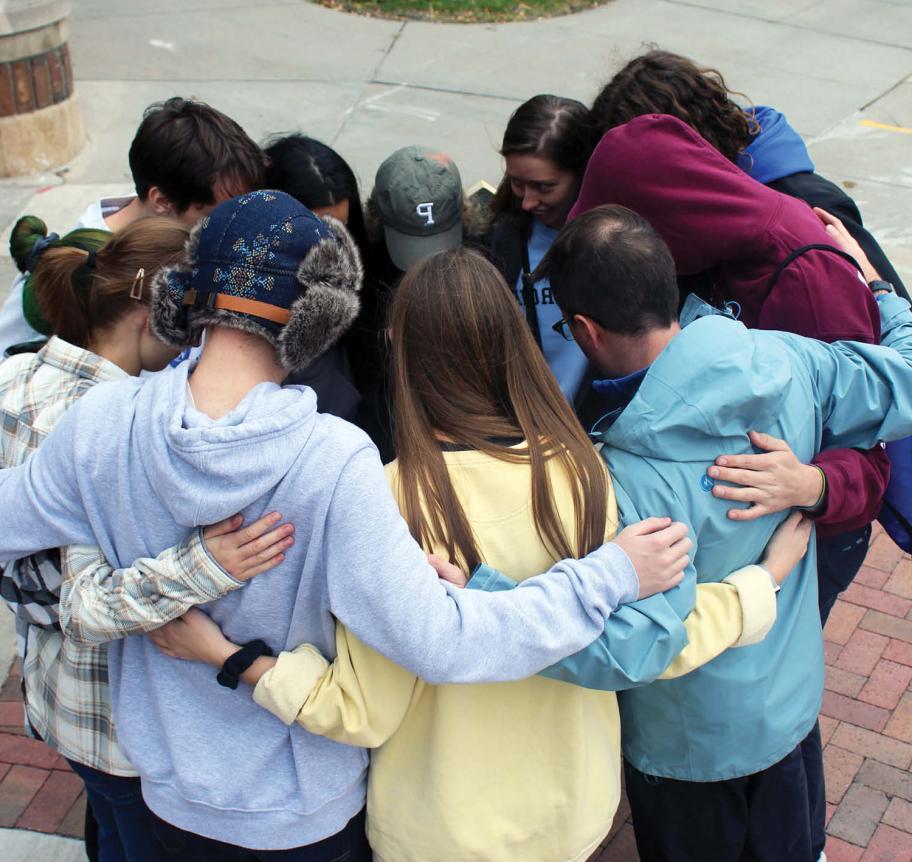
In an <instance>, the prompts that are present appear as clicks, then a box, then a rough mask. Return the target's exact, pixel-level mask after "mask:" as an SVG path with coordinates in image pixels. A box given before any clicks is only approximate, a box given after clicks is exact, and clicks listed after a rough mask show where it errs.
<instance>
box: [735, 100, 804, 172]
mask: <svg viewBox="0 0 912 862" xmlns="http://www.w3.org/2000/svg"><path fill="white" fill-rule="evenodd" d="M748 113H749V114H753V118H754V119H755V120H756V121H757V124H758V125H759V126H760V131H759V132H758V133H757V134H756V135H755V136H754V139H753V141H752V142H751V144H750V146H748V147H747V148H746V149H745V150H744V152H743V153H741V155H740V156H738V167H739V168H741V170H743V171H744V172H745V173H746V174H748V176H750V177H753V178H754V179H755V180H756V181H757V182H758V183H763V184H764V185H766V184H767V183H773V182H775V181H776V180H781V179H782V178H783V177H790V176H791V175H792V174H800V173H813V172H814V163H813V162H812V161H811V157H810V155H809V153H808V149H807V147H806V146H805V144H804V141H803V140H802V138H801V135H799V134H798V132H796V131H795V130H794V129H793V128H792V127H791V126H790V125H789V123H788V120H786V118H785V114H782V113H780V112H779V111H777V110H776V109H775V108H767V107H766V106H764V105H757V106H756V107H755V108H754V109H753V110H752V111H750V112H748Z"/></svg>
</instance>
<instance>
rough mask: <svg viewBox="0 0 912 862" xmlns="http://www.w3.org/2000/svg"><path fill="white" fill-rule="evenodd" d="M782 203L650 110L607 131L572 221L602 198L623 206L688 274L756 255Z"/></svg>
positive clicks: (684, 128) (688, 131)
mask: <svg viewBox="0 0 912 862" xmlns="http://www.w3.org/2000/svg"><path fill="white" fill-rule="evenodd" d="M781 202H782V196H781V195H779V194H778V193H776V192H774V191H773V190H772V189H768V188H766V187H764V186H761V185H760V184H759V183H757V182H756V181H755V180H752V179H751V178H750V177H748V176H747V175H746V174H745V173H744V172H743V171H742V170H740V169H739V168H737V167H736V166H735V165H733V164H732V163H731V162H730V161H728V159H726V158H725V156H723V155H722V154H721V153H720V152H719V151H718V150H717V149H716V148H715V147H713V146H712V145H711V144H709V143H708V142H707V141H705V140H704V139H703V138H702V137H700V135H698V134H697V133H696V132H695V131H694V130H693V129H692V128H691V127H690V126H688V125H687V124H686V123H684V122H682V121H681V120H679V119H677V118H676V117H669V116H665V115H662V114H648V115H645V116H642V117H637V118H636V119H633V120H631V121H630V122H628V123H624V124H623V125H622V126H618V127H617V128H614V129H611V130H610V131H608V132H606V133H605V136H604V137H603V138H602V140H601V141H600V142H599V144H598V146H597V147H596V148H595V151H594V152H593V154H592V158H591V159H590V160H589V164H588V166H587V168H586V173H585V174H584V175H583V182H582V185H581V187H580V193H579V197H578V198H577V201H576V204H575V205H574V207H573V209H572V210H571V211H570V219H573V218H576V216H578V215H581V214H582V213H584V212H588V211H589V210H591V209H593V208H595V207H597V206H601V205H602V204H621V205H622V206H625V207H628V208H629V209H632V210H634V212H637V213H639V214H640V215H641V216H643V217H644V218H645V219H646V220H647V221H648V222H649V223H650V224H651V225H652V226H653V227H654V228H655V229H656V230H657V231H658V232H659V234H661V236H662V239H664V240H665V242H666V243H668V246H669V248H670V249H671V253H672V255H673V256H674V259H675V266H676V267H677V271H678V274H679V275H694V274H696V273H700V272H705V271H706V270H708V269H712V268H713V267H715V266H718V265H719V264H720V263H723V262H726V261H735V260H743V259H744V258H747V257H750V256H751V255H753V254H755V253H756V251H755V246H756V244H757V235H758V233H762V232H763V231H764V230H765V229H766V227H767V225H768V224H769V223H770V222H771V221H772V220H773V218H774V216H775V215H776V213H777V212H778V210H779V208H780V207H781ZM802 206H805V205H803V204H802ZM805 209H807V207H806V206H805ZM820 233H824V231H823V228H821V229H820ZM824 235H825V234H824Z"/></svg>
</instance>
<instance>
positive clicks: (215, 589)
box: [177, 527, 245, 601]
mask: <svg viewBox="0 0 912 862" xmlns="http://www.w3.org/2000/svg"><path fill="white" fill-rule="evenodd" d="M177 563H178V565H179V566H180V569H181V572H182V573H183V576H184V577H183V580H184V581H185V582H186V584H187V585H188V586H189V587H190V588H191V589H192V590H193V592H195V593H196V594H197V595H198V596H202V597H203V598H205V599H209V600H210V601H214V600H215V599H220V598H221V597H222V596H224V595H227V594H228V593H230V592H233V591H234V590H239V589H240V588H241V587H243V586H244V583H245V582H244V581H239V580H238V579H237V578H235V577H234V576H233V575H230V574H229V573H228V572H226V571H225V569H223V568H222V567H221V566H220V565H219V564H218V563H217V562H216V559H215V557H213V556H212V554H210V553H209V549H208V548H207V547H206V541H205V539H203V529H202V527H197V529H195V530H194V531H193V533H192V534H191V535H190V538H189V539H188V540H187V542H186V543H185V544H184V545H182V546H181V547H180V551H179V552H178V556H177Z"/></svg>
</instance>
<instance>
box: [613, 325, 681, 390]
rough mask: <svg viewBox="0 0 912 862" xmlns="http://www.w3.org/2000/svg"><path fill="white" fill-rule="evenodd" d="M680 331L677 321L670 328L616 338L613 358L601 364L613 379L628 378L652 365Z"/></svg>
mask: <svg viewBox="0 0 912 862" xmlns="http://www.w3.org/2000/svg"><path fill="white" fill-rule="evenodd" d="M680 331H681V326H680V324H679V323H678V322H677V321H675V322H674V323H672V324H671V325H670V326H667V327H662V328H659V329H650V330H649V331H648V332H645V333H642V334H640V335H627V336H621V337H617V336H615V339H614V344H613V345H612V348H613V349H612V351H611V353H612V356H611V357H608V356H606V357H605V361H604V362H603V363H599V364H600V365H601V366H602V370H603V371H604V372H605V373H607V374H608V375H609V376H610V377H612V378H615V379H617V378H621V377H627V376H628V375H630V374H634V373H635V372H637V371H641V370H642V369H643V368H648V367H649V366H650V365H652V363H653V362H655V361H656V359H658V358H659V354H661V353H662V351H663V350H664V349H665V348H666V347H668V345H669V344H670V343H671V341H672V339H673V338H674V337H675V336H676V335H677V334H678V333H679V332H680Z"/></svg>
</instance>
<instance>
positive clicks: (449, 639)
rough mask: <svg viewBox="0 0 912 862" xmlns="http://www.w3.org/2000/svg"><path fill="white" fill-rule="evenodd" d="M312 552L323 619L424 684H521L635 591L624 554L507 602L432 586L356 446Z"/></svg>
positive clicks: (564, 566)
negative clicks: (319, 569)
mask: <svg viewBox="0 0 912 862" xmlns="http://www.w3.org/2000/svg"><path fill="white" fill-rule="evenodd" d="M322 547H323V554H324V561H323V565H324V569H325V572H326V578H327V584H328V589H329V601H330V610H331V611H332V613H333V614H334V615H335V616H336V617H337V619H339V620H340V621H341V622H342V623H343V624H344V625H345V626H346V627H348V628H349V629H350V630H351V631H352V633H353V634H354V635H355V636H356V637H357V638H359V639H360V640H362V641H363V642H364V643H366V644H367V645H368V646H370V647H372V648H373V649H375V650H377V652H380V653H382V654H383V655H385V656H386V657H387V658H389V659H390V660H392V661H393V662H395V663H396V664H398V665H401V666H402V667H404V668H406V669H407V670H409V671H410V672H411V673H413V674H414V675H416V676H419V677H421V678H422V679H424V680H426V681H427V682H430V683H434V684H444V683H455V682H464V683H469V682H501V681H507V680H514V679H523V678H525V677H527V676H531V675H532V674H534V673H537V672H538V671H540V670H542V668H544V667H547V666H548V665H550V664H553V663H554V662H556V661H559V660H560V659H562V658H565V657H566V656H568V655H571V654H572V653H575V652H577V651H578V650H580V649H582V648H583V647H585V646H587V645H588V644H589V643H591V642H592V641H593V640H594V639H595V638H596V637H598V635H599V634H601V632H602V631H603V629H604V624H605V619H606V617H608V616H609V615H610V614H612V613H613V612H614V611H615V610H616V608H617V607H618V606H619V605H620V604H621V603H622V602H625V601H632V600H634V599H635V598H636V596H637V593H638V590H639V584H638V582H637V577H636V573H635V571H634V570H633V567H632V565H631V564H630V561H629V559H628V558H627V556H626V554H624V552H623V551H622V550H621V549H620V548H618V547H616V546H614V545H611V544H608V545H604V546H602V547H601V548H599V549H597V550H596V551H594V552H593V553H592V554H590V555H589V556H588V557H585V558H583V559H582V560H563V561H561V562H560V563H557V564H556V565H555V566H553V567H552V568H551V570H550V571H549V572H548V573H546V574H545V575H543V576H538V577H534V578H530V579H528V580H527V581H524V582H523V583H522V584H521V585H520V586H519V587H517V589H515V590H513V591H511V592H510V593H509V594H506V593H504V594H498V595H489V594H484V593H481V592H477V591H469V590H459V589H458V588H456V587H452V586H445V585H443V584H441V583H440V582H439V581H438V579H437V576H436V574H435V573H434V570H433V569H432V568H431V567H430V566H429V565H428V562H427V558H426V556H425V554H424V552H423V551H422V550H421V548H420V547H419V546H418V545H417V543H416V542H415V541H414V539H412V537H411V536H410V535H409V532H408V527H407V526H406V524H405V521H404V520H403V519H402V517H401V515H400V514H399V510H398V508H397V506H396V503H395V501H394V500H393V497H392V495H391V493H390V490H389V486H388V483H387V479H386V476H385V474H384V472H383V468H382V466H381V464H380V461H379V460H378V458H377V455H376V452H374V451H373V450H372V449H369V448H367V447H365V448H364V449H361V450H359V451H358V452H357V453H356V454H355V455H354V456H353V457H352V458H351V460H350V461H349V462H348V464H347V465H346V466H345V468H344V469H343V471H342V473H341V475H340V477H339V480H338V484H337V486H336V489H335V492H334V495H333V499H332V501H331V503H330V506H329V511H328V513H327V518H326V527H325V537H324V541H323V544H322Z"/></svg>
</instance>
